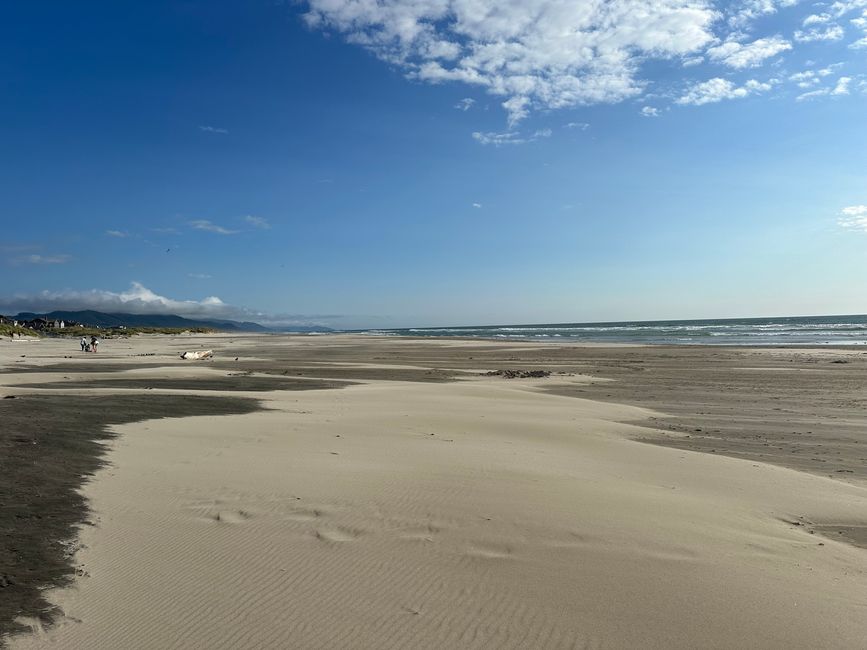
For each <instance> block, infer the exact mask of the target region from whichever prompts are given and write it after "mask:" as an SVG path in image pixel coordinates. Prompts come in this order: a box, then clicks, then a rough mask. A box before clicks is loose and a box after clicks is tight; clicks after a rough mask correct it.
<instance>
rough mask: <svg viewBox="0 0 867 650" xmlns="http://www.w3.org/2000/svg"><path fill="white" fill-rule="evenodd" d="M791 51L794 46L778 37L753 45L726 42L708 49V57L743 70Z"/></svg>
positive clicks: (753, 43)
mask: <svg viewBox="0 0 867 650" xmlns="http://www.w3.org/2000/svg"><path fill="white" fill-rule="evenodd" d="M791 49H792V44H791V43H789V41H787V40H786V39H784V38H783V37H781V36H779V35H777V36H771V37H768V38H759V39H756V40H755V41H752V42H751V43H739V42H737V41H736V40H730V41H726V42H725V43H723V44H721V45H717V46H715V47H712V48H710V49H708V51H707V55H708V57H709V58H710V60H711V61H716V62H718V63H722V64H724V65H726V66H728V67H730V68H735V69H742V68H755V67H757V66H759V65H761V64H762V63H763V62H764V61H765V59H769V58H771V57H772V56H776V55H777V54H779V53H780V52H785V51H786V50H791Z"/></svg>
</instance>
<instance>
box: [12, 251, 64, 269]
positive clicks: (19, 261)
mask: <svg viewBox="0 0 867 650" xmlns="http://www.w3.org/2000/svg"><path fill="white" fill-rule="evenodd" d="M71 261H72V255H38V254H36V253H33V254H30V255H18V256H15V257H12V258H10V259H9V263H10V264H12V265H14V266H21V265H23V264H66V263H67V262H71Z"/></svg>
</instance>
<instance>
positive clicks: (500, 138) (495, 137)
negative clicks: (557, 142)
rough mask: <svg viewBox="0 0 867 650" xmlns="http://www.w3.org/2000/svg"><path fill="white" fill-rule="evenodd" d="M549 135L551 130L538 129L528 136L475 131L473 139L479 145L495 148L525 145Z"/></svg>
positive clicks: (516, 133) (508, 132) (512, 132)
mask: <svg viewBox="0 0 867 650" xmlns="http://www.w3.org/2000/svg"><path fill="white" fill-rule="evenodd" d="M551 133H552V131H551V129H539V130H538V131H534V132H533V133H530V134H528V135H523V134H521V133H519V132H517V131H506V132H504V133H496V132H490V131H489V132H487V133H482V132H480V131H475V132H474V133H473V139H474V140H476V141H477V142H479V143H480V144H484V145H489V144H491V145H494V146H495V147H501V146H503V145H509V144H527V143H528V142H535V141H536V140H538V139H539V138H550V137H551Z"/></svg>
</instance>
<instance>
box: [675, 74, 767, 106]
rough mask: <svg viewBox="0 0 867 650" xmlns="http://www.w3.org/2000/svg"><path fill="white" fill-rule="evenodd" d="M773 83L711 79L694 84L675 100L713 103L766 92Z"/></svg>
mask: <svg viewBox="0 0 867 650" xmlns="http://www.w3.org/2000/svg"><path fill="white" fill-rule="evenodd" d="M770 89H771V84H769V83H764V82H760V81H756V80H755V79H750V80H749V81H747V82H746V83H745V84H744V85H743V86H736V85H735V84H734V83H732V82H731V81H729V80H728V79H721V78H719V77H717V78H715V79H709V80H708V81H703V82H701V83H697V84H695V85H693V86H692V87H691V88H689V89H688V90H687V92H686V93H685V94H683V95H682V96H680V97H679V98H677V99H676V100H675V103H677V104H682V105H693V106H701V105H702V104H713V103H715V102H721V101H722V100H724V99H741V98H743V97H747V96H749V95H752V94H754V93H760V92H766V91H768V90H770Z"/></svg>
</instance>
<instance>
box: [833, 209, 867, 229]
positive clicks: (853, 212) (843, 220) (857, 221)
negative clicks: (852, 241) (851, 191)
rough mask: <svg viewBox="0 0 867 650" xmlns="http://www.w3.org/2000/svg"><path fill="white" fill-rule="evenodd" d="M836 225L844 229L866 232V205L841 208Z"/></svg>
mask: <svg viewBox="0 0 867 650" xmlns="http://www.w3.org/2000/svg"><path fill="white" fill-rule="evenodd" d="M837 223H839V224H840V225H841V226H843V227H844V228H851V229H853V230H863V231H864V232H867V205H850V206H849V207H847V208H843V209H842V210H840V217H839V218H838V219H837Z"/></svg>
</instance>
